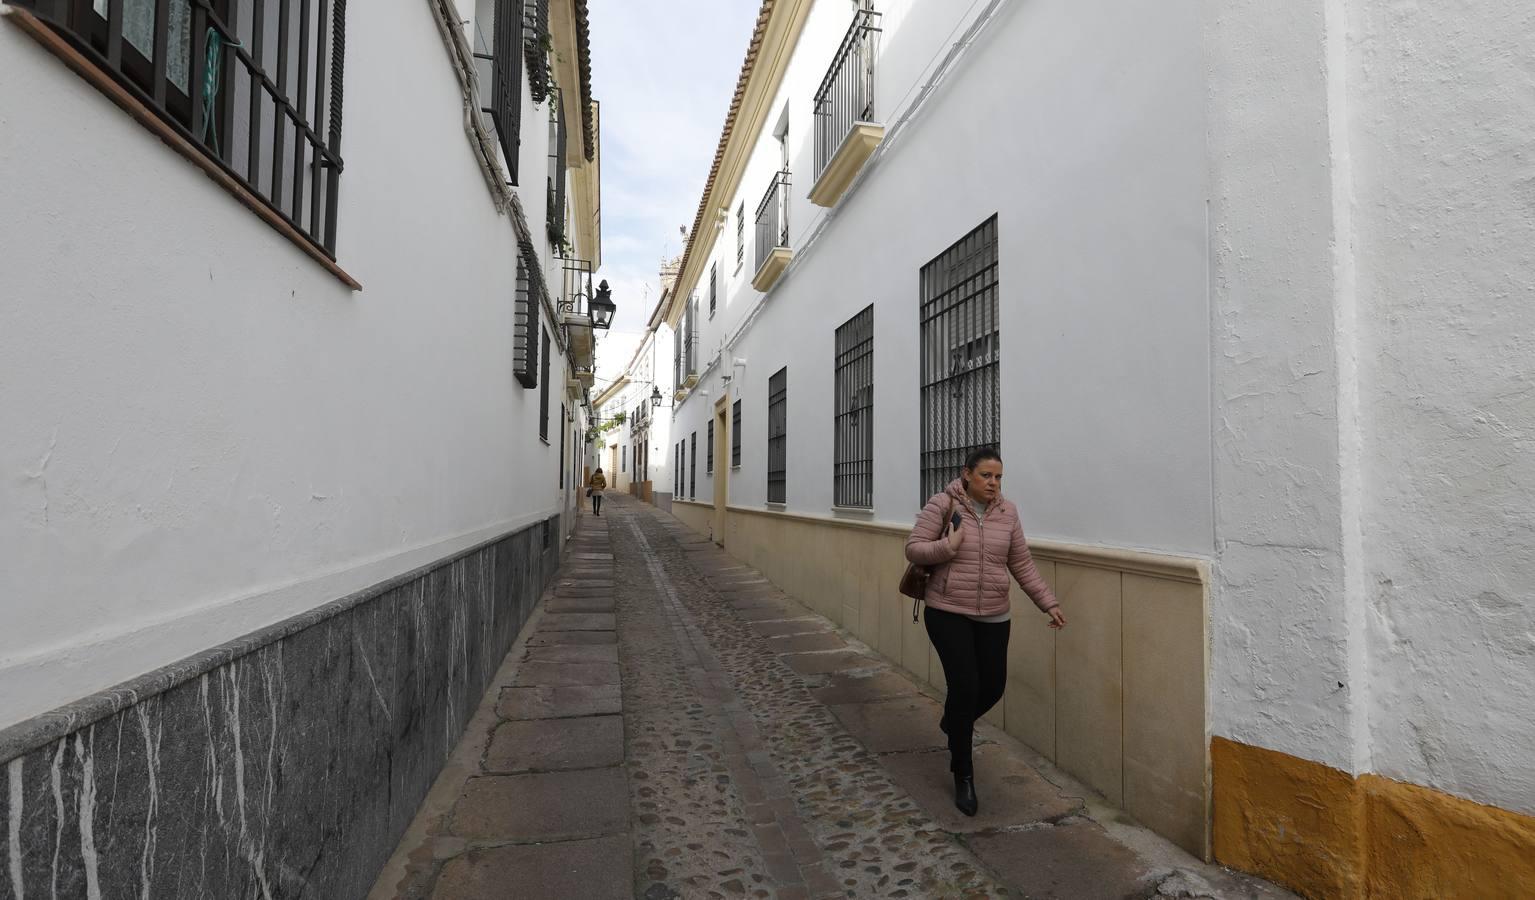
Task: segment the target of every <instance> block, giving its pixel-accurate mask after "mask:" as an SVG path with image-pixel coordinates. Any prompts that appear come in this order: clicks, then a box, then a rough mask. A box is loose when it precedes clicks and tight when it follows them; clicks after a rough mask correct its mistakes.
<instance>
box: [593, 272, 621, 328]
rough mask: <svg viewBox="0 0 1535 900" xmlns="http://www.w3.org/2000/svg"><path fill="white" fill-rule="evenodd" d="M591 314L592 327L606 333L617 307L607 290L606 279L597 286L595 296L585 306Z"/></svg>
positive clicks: (610, 292) (611, 293) (609, 291)
mask: <svg viewBox="0 0 1535 900" xmlns="http://www.w3.org/2000/svg"><path fill="white" fill-rule="evenodd" d="M587 306H588V308H590V310H591V313H592V327H594V328H601V329H602V330H604V331H606V330H607V329H608V326H610V325H612V324H613V313H614V312H615V311H616V310H617V309H618V306H617V305H616V304H614V303H613V292H612V291H611V290H610V289H609V288H608V281H607V279H606V278H604V279H603V280H602V283H601V284H599V285H597V296H595V297H593V298H592V299H591V302H589V303H588V304H587Z"/></svg>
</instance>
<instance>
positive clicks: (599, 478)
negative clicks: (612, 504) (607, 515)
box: [586, 466, 608, 516]
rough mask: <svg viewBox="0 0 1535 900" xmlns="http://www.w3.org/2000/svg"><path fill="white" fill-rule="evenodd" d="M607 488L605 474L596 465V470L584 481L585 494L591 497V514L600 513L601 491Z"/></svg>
mask: <svg viewBox="0 0 1535 900" xmlns="http://www.w3.org/2000/svg"><path fill="white" fill-rule="evenodd" d="M607 488H608V479H607V476H606V475H603V474H602V467H601V466H598V467H597V471H595V472H593V473H592V477H591V478H589V479H587V482H586V496H588V497H590V498H592V514H593V515H598V516H600V515H602V492H603V491H605V490H607Z"/></svg>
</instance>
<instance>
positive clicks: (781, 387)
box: [767, 366, 789, 503]
mask: <svg viewBox="0 0 1535 900" xmlns="http://www.w3.org/2000/svg"><path fill="white" fill-rule="evenodd" d="M767 426H768V428H767V435H768V444H767V451H768V463H767V498H768V502H769V503H786V502H788V494H789V369H788V367H787V366H786V367H784V368H782V369H779V370H778V371H777V372H775V373H774V374H773V377H772V378H769V379H768V404H767Z"/></svg>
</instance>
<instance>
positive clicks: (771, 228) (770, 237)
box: [756, 172, 789, 272]
mask: <svg viewBox="0 0 1535 900" xmlns="http://www.w3.org/2000/svg"><path fill="white" fill-rule="evenodd" d="M788 246H789V173H788V172H778V173H777V174H775V175H774V176H773V181H772V183H771V184H769V185H768V189H767V193H766V194H764V195H763V197H762V202H761V203H759V204H757V269H756V270H757V271H759V272H760V271H761V270H762V264H763V263H765V262H767V260H768V257H769V256H771V255H772V254H773V251H774V250H775V249H778V248H779V247H788Z"/></svg>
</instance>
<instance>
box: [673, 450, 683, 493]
mask: <svg viewBox="0 0 1535 900" xmlns="http://www.w3.org/2000/svg"><path fill="white" fill-rule="evenodd" d="M672 469H673V472H672V494H673V495H674V496H677V497H681V496H682V442H681V441H678V442H677V449H676V451H675V452H673V453H672Z"/></svg>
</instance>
